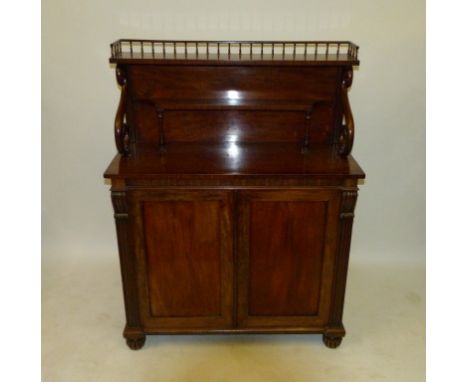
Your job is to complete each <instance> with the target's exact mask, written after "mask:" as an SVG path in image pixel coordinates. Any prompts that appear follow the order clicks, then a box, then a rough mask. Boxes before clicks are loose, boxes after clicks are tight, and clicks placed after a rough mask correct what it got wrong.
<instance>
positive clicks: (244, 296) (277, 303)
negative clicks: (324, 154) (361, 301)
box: [237, 189, 340, 330]
mask: <svg viewBox="0 0 468 382" xmlns="http://www.w3.org/2000/svg"><path fill="white" fill-rule="evenodd" d="M239 194H240V197H239V210H238V225H237V232H238V241H237V243H238V245H237V253H238V275H237V280H238V297H237V298H238V308H237V309H238V310H237V318H238V322H237V325H238V327H241V328H257V329H259V328H265V329H267V330H272V329H273V328H275V327H277V328H292V329H293V328H298V329H306V330H308V329H309V330H313V329H314V328H317V329H318V330H319V329H320V328H321V327H323V326H324V325H326V323H327V320H328V314H329V310H330V303H331V301H330V300H331V295H332V284H333V269H334V258H335V253H336V248H337V237H338V222H339V201H340V197H339V195H340V194H339V191H338V190H322V189H320V190H245V191H240V192H239Z"/></svg>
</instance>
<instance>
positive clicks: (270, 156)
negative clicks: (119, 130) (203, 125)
mask: <svg viewBox="0 0 468 382" xmlns="http://www.w3.org/2000/svg"><path fill="white" fill-rule="evenodd" d="M183 175H190V176H197V175H200V176H202V177H203V176H206V175H209V176H211V175H217V176H229V177H231V176H243V175H247V176H263V177H265V176H285V177H287V176H288V175H290V176H301V175H302V176H318V177H338V178H364V177H365V174H364V172H363V171H362V169H361V168H360V167H359V165H358V163H357V162H356V161H355V160H354V158H353V157H352V156H351V155H349V156H348V157H341V156H339V155H338V154H337V153H336V150H334V149H333V147H332V146H316V147H312V148H310V149H309V150H307V151H305V152H304V151H303V150H301V147H300V146H298V145H297V144H294V143H290V144H284V143H268V144H236V143H233V142H231V143H226V144H224V145H222V144H199V143H177V144H176V143H174V144H168V145H167V146H166V147H165V148H164V150H157V149H155V148H154V147H151V148H147V149H140V150H139V151H138V152H137V153H136V154H132V155H131V156H128V157H125V156H122V155H120V154H117V155H116V156H115V158H114V159H113V160H112V162H111V163H110V165H109V167H108V168H107V170H106V171H105V173H104V177H106V178H138V177H148V178H151V177H164V176H183Z"/></svg>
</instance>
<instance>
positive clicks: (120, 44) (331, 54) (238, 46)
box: [109, 39, 359, 66]
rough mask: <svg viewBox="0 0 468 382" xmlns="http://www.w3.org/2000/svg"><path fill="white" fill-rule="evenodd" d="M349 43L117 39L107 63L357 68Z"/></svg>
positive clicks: (356, 47)
mask: <svg viewBox="0 0 468 382" xmlns="http://www.w3.org/2000/svg"><path fill="white" fill-rule="evenodd" d="M358 49H359V47H358V46H357V45H355V44H353V43H352V42H350V41H180V40H132V39H121V40H117V41H115V42H114V43H112V44H111V57H110V60H109V61H110V62H111V63H117V64H119V63H122V64H124V63H127V64H168V63H176V64H178V65H180V64H182V65H184V64H185V65H206V64H209V65H346V66H349V65H358V64H359V60H358Z"/></svg>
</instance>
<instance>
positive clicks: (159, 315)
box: [129, 190, 233, 333]
mask: <svg viewBox="0 0 468 382" xmlns="http://www.w3.org/2000/svg"><path fill="white" fill-rule="evenodd" d="M129 194H130V205H131V215H130V216H131V219H132V224H133V229H134V238H135V250H136V257H137V279H138V293H139V305H140V316H141V320H142V323H143V326H144V329H145V330H146V331H148V332H155V333H157V332H178V331H180V332H184V331H185V332H187V331H203V330H207V331H209V330H210V329H211V330H213V329H226V328H230V327H232V323H233V240H232V237H233V233H232V221H233V219H232V207H233V202H232V193H231V192H230V191H217V190H193V191H192V190H190V191H185V190H157V191H156V190H155V191H153V190H151V191H131V192H130V193H129Z"/></svg>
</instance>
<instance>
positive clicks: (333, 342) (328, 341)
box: [322, 334, 343, 349]
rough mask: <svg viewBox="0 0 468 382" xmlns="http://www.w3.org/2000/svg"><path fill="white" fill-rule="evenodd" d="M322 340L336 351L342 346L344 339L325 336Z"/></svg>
mask: <svg viewBox="0 0 468 382" xmlns="http://www.w3.org/2000/svg"><path fill="white" fill-rule="evenodd" d="M322 339H323V343H324V344H325V346H326V347H327V348H330V349H336V348H337V347H338V346H340V344H341V340H342V339H343V337H342V336H332V335H327V334H324V335H323V337H322Z"/></svg>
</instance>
